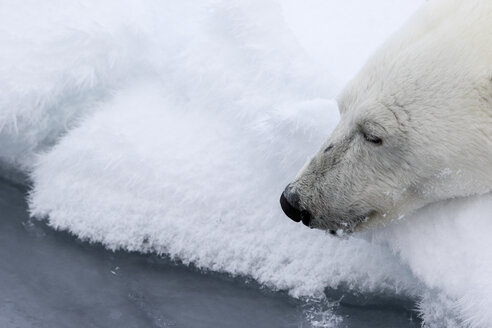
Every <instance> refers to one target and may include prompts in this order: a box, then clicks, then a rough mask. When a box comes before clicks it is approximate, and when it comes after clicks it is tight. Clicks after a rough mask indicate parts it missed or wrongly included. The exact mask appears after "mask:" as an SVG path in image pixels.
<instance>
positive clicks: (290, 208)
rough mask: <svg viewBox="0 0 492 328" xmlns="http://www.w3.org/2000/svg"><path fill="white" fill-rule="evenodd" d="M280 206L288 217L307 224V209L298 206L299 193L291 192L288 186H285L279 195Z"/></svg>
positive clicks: (308, 220) (308, 217)
mask: <svg viewBox="0 0 492 328" xmlns="http://www.w3.org/2000/svg"><path fill="white" fill-rule="evenodd" d="M280 206H281V207H282V210H283V211H284V213H285V215H287V216H288V217H289V218H291V219H292V220H294V221H296V222H299V221H302V223H304V225H306V226H309V222H311V215H310V214H309V212H308V211H306V210H301V209H300V208H299V195H297V194H295V193H293V192H292V191H291V188H290V186H287V188H285V190H284V192H283V193H282V195H281V196H280Z"/></svg>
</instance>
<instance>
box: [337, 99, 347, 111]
mask: <svg viewBox="0 0 492 328" xmlns="http://www.w3.org/2000/svg"><path fill="white" fill-rule="evenodd" d="M337 105H338V106H337V107H338V112H339V113H340V115H343V113H344V112H345V108H346V107H345V106H344V105H343V103H342V102H341V101H340V100H338V101H337Z"/></svg>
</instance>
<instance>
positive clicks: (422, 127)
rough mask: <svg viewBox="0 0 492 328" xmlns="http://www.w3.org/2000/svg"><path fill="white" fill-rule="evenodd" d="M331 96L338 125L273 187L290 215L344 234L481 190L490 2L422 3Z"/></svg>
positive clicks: (488, 128) (488, 134) (491, 66)
mask: <svg viewBox="0 0 492 328" xmlns="http://www.w3.org/2000/svg"><path fill="white" fill-rule="evenodd" d="M338 105H339V110H340V114H341V119H340V122H339V124H338V126H337V127H336V128H335V130H334V131H333V133H332V135H331V136H330V137H329V138H328V140H327V141H326V142H325V143H324V144H323V146H322V147H321V150H320V151H319V152H318V153H317V154H316V155H315V156H314V157H313V158H312V159H310V160H309V161H308V162H307V163H306V165H305V166H304V167H303V168H302V169H301V170H300V172H299V173H298V175H297V176H296V177H295V179H294V180H293V181H292V183H290V184H289V185H288V186H287V187H286V188H285V190H284V192H283V193H282V196H281V205H282V209H283V210H284V212H285V213H286V214H287V215H288V216H289V217H290V218H292V219H293V220H295V221H297V222H298V221H302V222H303V223H304V224H306V225H309V226H310V227H313V228H320V229H326V230H329V231H331V232H338V233H341V232H347V233H350V232H353V231H358V230H361V229H364V228H367V227H373V226H375V225H377V223H381V222H386V221H387V220H391V219H393V218H396V217H399V216H402V215H404V214H405V213H408V212H409V211H412V210H415V209H418V208H420V207H422V206H424V205H426V204H429V203H431V202H435V201H439V200H443V199H447V198H453V197H459V196H467V195H472V194H479V193H485V192H488V191H490V190H491V189H492V1H490V0H467V1H462V0H431V1H428V2H427V3H425V4H424V5H423V6H422V7H421V8H420V9H419V10H418V11H417V13H416V14H415V15H414V16H413V17H412V18H411V19H410V21H409V22H408V23H407V24H406V25H405V26H404V27H403V28H402V29H400V30H399V31H398V32H397V33H396V34H395V35H394V36H393V37H392V38H390V40H389V41H387V42H386V43H385V44H383V46H382V47H381V48H380V49H379V50H378V51H377V52H376V53H375V54H374V55H373V56H372V57H371V58H370V59H369V61H368V62H367V63H366V64H365V66H364V67H363V69H362V70H361V71H360V72H359V74H358V75H356V77H355V78H354V79H353V80H352V81H351V82H350V83H349V84H348V86H346V88H345V89H344V91H343V92H342V93H341V95H340V96H339V98H338Z"/></svg>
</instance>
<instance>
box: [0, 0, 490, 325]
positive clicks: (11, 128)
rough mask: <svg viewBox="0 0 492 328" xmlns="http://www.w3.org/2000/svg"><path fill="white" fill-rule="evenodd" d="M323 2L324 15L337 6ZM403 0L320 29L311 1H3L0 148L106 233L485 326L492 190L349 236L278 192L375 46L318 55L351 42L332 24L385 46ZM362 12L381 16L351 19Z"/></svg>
mask: <svg viewBox="0 0 492 328" xmlns="http://www.w3.org/2000/svg"><path fill="white" fill-rule="evenodd" d="M311 2H312V3H311V5H312V6H313V7H312V9H311V10H312V11H311V13H317V14H316V15H313V17H315V18H316V17H319V15H320V14H319V13H320V12H325V13H327V15H329V13H330V12H332V11H333V10H334V9H335V8H340V4H335V3H333V4H326V3H321V2H317V1H311ZM402 5H404V6H406V7H405V8H407V9H408V10H402V8H398V7H397V6H395V5H394V2H393V4H390V2H389V1H383V0H380V1H378V2H376V3H371V5H370V6H369V5H368V4H366V5H365V7H364V6H363V5H362V2H359V3H358V2H356V1H351V2H348V3H347V4H344V5H343V6H346V7H345V8H346V10H347V11H349V12H353V13H354V15H356V16H355V17H353V20H351V21H349V22H347V23H346V25H345V27H347V28H346V29H345V30H344V29H343V28H342V27H341V26H343V22H342V21H341V20H340V19H338V20H333V22H332V23H326V21H327V20H326V19H325V18H324V17H323V19H321V18H320V21H322V22H323V24H324V25H323V29H321V30H313V29H312V28H311V27H312V25H310V24H312V22H311V21H309V20H307V19H305V18H303V17H304V16H303V15H307V17H311V16H309V12H306V10H307V9H306V8H307V7H299V5H296V4H295V3H293V2H289V1H287V2H285V3H283V5H280V4H278V3H275V2H269V1H259V0H258V1H256V0H255V1H244V2H243V1H208V2H205V1H201V2H200V3H199V4H198V3H197V2H196V1H180V2H172V1H151V0H148V1H141V2H139V4H136V3H135V2H130V1H128V2H121V1H118V2H116V1H114V2H105V3H98V2H96V1H94V2H91V1H81V2H74V3H70V4H69V3H66V2H61V1H49V2H48V3H43V6H42V7H41V6H40V5H39V4H37V3H36V2H31V3H29V2H22V3H18V2H14V1H12V2H8V1H4V2H2V3H1V4H0V21H1V22H2V27H1V29H0V44H1V45H2V51H1V52H0V86H1V87H2V88H1V90H2V93H1V95H0V147H1V148H0V149H1V150H0V162H1V163H3V164H2V165H3V166H5V167H9V168H12V167H15V168H20V169H21V170H23V171H26V172H29V174H30V178H31V179H32V184H33V188H32V191H31V193H30V196H29V203H30V210H31V213H32V215H33V216H36V217H39V218H46V219H47V220H48V223H49V224H50V225H51V226H53V227H55V228H57V229H64V230H68V231H71V232H72V233H74V234H76V235H77V236H79V237H80V238H82V239H85V240H89V241H93V242H101V243H103V244H104V245H105V246H107V247H108V248H110V249H120V248H121V249H126V250H135V251H141V252H157V253H161V254H167V255H169V256H171V257H173V258H176V259H179V260H181V261H183V262H185V263H193V264H195V265H197V266H199V267H201V268H204V269H207V270H216V271H221V272H227V273H231V274H234V275H244V276H249V277H253V278H254V279H256V280H257V281H259V282H260V283H262V284H264V285H267V286H269V287H271V288H273V289H282V290H288V291H289V293H290V294H291V295H293V296H295V297H300V296H306V297H322V296H323V292H324V289H325V288H326V287H331V288H339V287H340V286H342V285H343V286H346V288H348V289H350V290H352V291H354V292H362V293H368V292H371V293H381V294H391V295H402V296H405V297H411V298H414V299H417V300H419V308H420V310H421V312H422V315H423V318H424V320H425V322H426V324H428V325H429V326H431V327H441V326H445V327H452V326H453V325H456V326H458V325H462V324H465V325H470V326H472V327H487V326H490V325H491V324H492V311H490V308H491V305H492V304H491V303H492V298H491V297H490V295H492V279H490V277H491V273H492V272H491V271H492V264H490V261H488V260H487V259H488V258H490V256H491V254H490V252H491V251H490V250H491V249H492V242H491V241H490V239H489V238H487V231H488V230H490V229H489V228H492V221H491V220H490V213H491V210H492V208H491V205H490V203H491V202H490V200H491V199H490V196H483V197H481V198H475V199H469V200H456V201H449V202H447V203H442V204H436V205H434V206H430V207H428V208H426V209H424V210H423V211H420V212H419V213H417V214H415V215H413V217H407V218H405V219H404V220H401V221H400V222H396V223H395V224H393V225H391V226H388V227H386V228H384V229H381V230H379V231H377V232H371V233H365V234H362V235H358V236H354V237H351V238H347V239H338V238H333V237H331V236H329V235H327V234H326V233H324V232H322V231H315V230H309V229H307V228H304V227H301V226H299V225H296V224H294V223H293V222H290V221H289V220H288V219H286V218H285V217H284V215H283V214H282V213H281V210H280V208H279V206H278V197H279V195H280V192H281V190H282V189H283V187H284V186H285V184H286V183H287V182H288V181H289V180H290V179H291V178H292V176H293V175H294V174H295V173H296V171H297V170H298V169H299V167H300V166H301V165H302V164H303V162H304V161H305V160H306V159H307V157H308V156H310V155H311V154H313V153H314V151H315V150H316V149H317V147H319V146H320V145H321V142H322V140H324V139H325V138H326V137H327V136H328V135H329V133H330V131H331V129H332V128H333V127H334V126H335V124H336V122H337V120H338V112H337V108H336V103H335V102H334V100H333V99H334V96H335V95H336V94H337V92H338V91H339V86H340V85H341V83H342V82H343V81H346V80H347V75H348V74H352V72H353V71H355V70H356V69H355V68H357V67H358V66H360V64H361V63H362V62H363V59H364V57H365V56H366V55H368V54H369V53H370V51H371V50H372V49H365V50H366V52H363V53H362V54H358V55H357V56H353V55H351V56H346V58H345V56H343V55H339V57H337V59H338V62H333V61H331V62H330V61H326V62H324V61H322V58H323V55H322V54H323V53H327V52H328V53H330V52H332V51H335V50H337V51H341V52H342V54H343V51H342V50H341V49H337V44H335V43H330V40H329V39H328V38H326V37H325V36H324V32H323V30H326V29H328V28H331V30H330V33H331V35H333V34H335V32H333V31H338V34H337V35H338V38H339V39H343V38H344V36H345V34H344V31H347V29H348V28H350V30H351V31H355V30H356V31H357V33H353V34H352V35H358V37H359V39H358V40H361V42H362V40H363V42H364V44H371V45H372V46H374V45H375V44H379V43H380V42H381V41H382V39H383V36H384V37H385V36H387V34H389V33H390V31H391V30H394V29H395V28H396V26H397V25H398V24H400V23H401V21H402V19H403V17H406V16H408V15H409V14H410V9H415V7H416V4H414V3H412V2H411V1H402ZM373 7H374V8H373ZM354 8H357V10H354ZM367 12H371V13H373V12H376V13H377V12H381V13H384V15H383V14H382V15H381V16H377V15H376V14H374V15H373V16H371V15H366V13H367ZM389 13H392V15H390V14H389ZM317 15H318V16H317ZM357 15H359V16H360V18H363V17H366V19H367V17H373V18H374V20H375V21H372V22H371V24H370V26H374V30H369V29H368V28H367V26H366V25H359V26H358V27H359V28H358V29H356V27H354V24H355V22H357V20H358V17H357ZM384 17H391V20H388V21H385V20H383V18H384ZM378 19H380V20H378ZM362 21H364V22H367V20H362ZM327 24H328V25H327ZM374 31H379V32H378V33H376V32H374ZM381 31H384V33H382V32H381ZM313 32H315V33H314V34H315V35H316V36H317V38H314V37H313V35H312V34H313ZM308 34H309V37H308ZM385 34H386V35H385ZM316 42H319V43H320V44H321V43H328V44H331V46H321V47H319V46H318V45H317V43H316ZM344 51H345V53H349V52H350V51H352V50H351V49H350V48H346V49H345V50H344ZM332 56H333V55H332ZM312 58H315V59H312ZM328 58H329V57H328ZM332 58H333V57H332Z"/></svg>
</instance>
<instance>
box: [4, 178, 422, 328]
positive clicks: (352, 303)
mask: <svg viewBox="0 0 492 328" xmlns="http://www.w3.org/2000/svg"><path fill="white" fill-rule="evenodd" d="M25 195H26V194H25V190H23V188H22V187H19V186H14V185H11V184H9V183H7V182H4V181H0V327H6V328H10V327H19V328H31V327H33V328H34V327H36V328H39V327H49V328H58V327H75V328H76V327H81V328H82V327H83V328H87V327H122V328H124V327H214V328H220V327H224V328H225V327H238V328H241V327H269V328H271V327H312V326H313V325H316V324H317V323H319V324H321V323H324V324H325V325H332V324H335V323H336V325H337V326H339V327H364V328H367V327H378V328H384V327H419V326H420V322H419V321H418V319H417V318H416V315H415V313H412V312H411V311H410V310H408V308H409V307H411V306H412V305H411V303H408V301H402V300H392V299H384V297H383V298H381V297H379V298H378V297H368V296H367V295H366V296H364V295H358V296H354V295H350V294H346V293H344V292H343V291H327V293H328V294H329V295H330V298H331V299H332V300H333V301H334V302H328V303H323V304H319V303H313V302H308V303H306V302H305V301H300V300H296V299H293V298H291V297H289V296H288V295H286V294H285V293H282V292H273V291H270V290H269V289H267V288H264V287H261V286H259V285H258V284H256V283H254V282H249V281H248V280H247V279H246V278H244V277H239V278H232V277H230V276H228V275H225V274H218V273H211V272H202V271H200V270H198V269H196V268H193V267H189V266H185V265H183V264H179V263H176V262H173V261H171V260H169V259H166V258H162V257H158V256H156V255H142V254H137V253H128V252H122V251H118V252H112V251H108V250H106V249H104V248H103V247H101V246H100V245H93V244H89V243H86V242H83V241H80V240H79V239H77V238H75V237H73V236H71V235H70V234H68V233H64V232H57V231H54V230H53V229H51V228H50V227H48V226H46V225H45V224H44V223H43V222H39V221H35V220H31V219H29V216H28V213H27V205H26V202H25ZM337 300H340V301H339V302H335V301H337Z"/></svg>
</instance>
